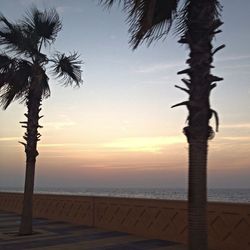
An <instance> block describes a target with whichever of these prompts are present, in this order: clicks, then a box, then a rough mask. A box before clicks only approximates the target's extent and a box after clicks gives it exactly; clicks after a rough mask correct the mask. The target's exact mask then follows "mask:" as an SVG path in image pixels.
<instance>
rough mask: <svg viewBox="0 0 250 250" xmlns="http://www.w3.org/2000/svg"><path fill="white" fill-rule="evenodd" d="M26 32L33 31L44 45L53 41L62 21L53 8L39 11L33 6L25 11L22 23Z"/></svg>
mask: <svg viewBox="0 0 250 250" xmlns="http://www.w3.org/2000/svg"><path fill="white" fill-rule="evenodd" d="M22 25H23V27H24V29H25V30H27V32H28V33H32V32H35V33H36V35H37V36H38V37H39V38H41V41H40V42H44V44H45V45H47V44H51V43H52V42H54V41H55V39H56V36H57V33H58V32H59V31H60V30H61V28H62V23H61V20H60V18H59V15H58V13H57V11H56V10H55V9H48V10H44V11H39V10H38V9H37V8H36V7H35V6H33V7H32V8H31V10H30V11H29V12H27V16H26V17H25V18H24V21H23V23H22Z"/></svg>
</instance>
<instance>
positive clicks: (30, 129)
mask: <svg viewBox="0 0 250 250" xmlns="http://www.w3.org/2000/svg"><path fill="white" fill-rule="evenodd" d="M38 77H39V76H36V77H34V79H33V81H32V84H31V88H30V92H29V95H28V101H27V107H28V112H27V114H25V116H26V117H27V118H28V121H27V122H25V123H27V126H23V127H26V128H27V132H26V133H25V136H24V137H23V138H24V139H25V140H26V141H27V143H26V144H25V143H23V144H24V145H25V153H26V174H25V187H24V198H23V209H22V216H21V224H20V228H19V234H20V235H29V234H32V209H33V208H32V207H33V206H32V204H33V202H32V200H33V191H34V178H35V164H36V157H37V156H38V151H37V141H38V140H39V139H38V138H39V137H40V134H39V133H38V127H40V126H39V124H38V121H39V112H40V110H41V109H40V105H41V96H42V88H41V86H40V81H39V79H38Z"/></svg>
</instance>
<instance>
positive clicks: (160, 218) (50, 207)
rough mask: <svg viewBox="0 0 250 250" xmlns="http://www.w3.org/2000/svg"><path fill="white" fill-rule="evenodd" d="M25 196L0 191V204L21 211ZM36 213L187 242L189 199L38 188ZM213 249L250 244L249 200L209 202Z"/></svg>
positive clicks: (244, 248) (246, 248)
mask: <svg viewBox="0 0 250 250" xmlns="http://www.w3.org/2000/svg"><path fill="white" fill-rule="evenodd" d="M22 199H23V196H22V194H20V193H1V192H0V210H2V211H9V212H14V213H18V214H20V212H21V208H22ZM33 206H34V207H33V209H34V210H33V211H34V217H40V218H48V219H52V220H59V221H66V222H70V223H75V224H83V225H88V226H94V227H99V228H105V229H109V230H116V231H123V232H128V233H131V234H136V235H139V236H144V237H148V238H156V239H163V240H170V241H176V242H181V243H186V242H187V202H185V201H171V200H153V199H138V198H111V197H90V196H70V195H51V194H50V195H49V194H35V195H34V205H33ZM208 225H209V228H208V234H209V249H211V250H250V204H236V203H222V202H210V203H209V204H208Z"/></svg>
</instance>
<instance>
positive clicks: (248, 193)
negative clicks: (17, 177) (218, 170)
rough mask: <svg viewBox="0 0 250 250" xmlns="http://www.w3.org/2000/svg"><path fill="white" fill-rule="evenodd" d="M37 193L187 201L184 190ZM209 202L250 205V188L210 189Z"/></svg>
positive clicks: (47, 189) (41, 189)
mask: <svg viewBox="0 0 250 250" xmlns="http://www.w3.org/2000/svg"><path fill="white" fill-rule="evenodd" d="M0 192H23V188H20V187H15V188H14V187H0ZM35 193H43V194H61V195H63V194H65V195H82V196H106V197H128V198H149V199H167V200H187V190H186V189H184V188H105V187H104V188H81V187H79V188H76V187H74V188H66V187H65V188H58V187H56V188H51V187H37V188H35ZM208 201H219V202H234V203H235V202H236V203H250V188H210V189H208Z"/></svg>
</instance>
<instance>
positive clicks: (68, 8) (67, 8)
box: [56, 6, 83, 14]
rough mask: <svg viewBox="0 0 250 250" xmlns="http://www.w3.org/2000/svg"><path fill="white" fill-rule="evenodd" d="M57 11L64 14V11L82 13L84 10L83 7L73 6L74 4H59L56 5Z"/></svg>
mask: <svg viewBox="0 0 250 250" xmlns="http://www.w3.org/2000/svg"><path fill="white" fill-rule="evenodd" d="M56 11H57V12H58V13H59V14H63V13H82V12H83V10H82V9H81V8H76V7H72V6H58V7H56Z"/></svg>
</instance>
